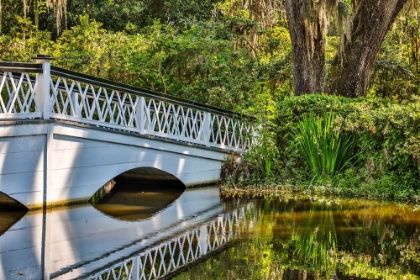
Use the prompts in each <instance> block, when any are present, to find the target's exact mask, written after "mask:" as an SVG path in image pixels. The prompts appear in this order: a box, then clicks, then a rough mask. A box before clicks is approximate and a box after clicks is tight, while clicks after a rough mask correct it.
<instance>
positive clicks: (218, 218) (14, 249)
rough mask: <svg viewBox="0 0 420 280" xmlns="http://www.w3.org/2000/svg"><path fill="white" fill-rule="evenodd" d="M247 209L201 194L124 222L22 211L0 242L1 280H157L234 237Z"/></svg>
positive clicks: (84, 213) (88, 212)
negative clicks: (230, 208) (19, 217)
mask: <svg viewBox="0 0 420 280" xmlns="http://www.w3.org/2000/svg"><path fill="white" fill-rule="evenodd" d="M240 207H242V206H240ZM247 209H248V208H238V209H237V210H232V211H230V210H226V209H225V207H224V205H223V204H222V203H221V201H220V191H219V189H218V188H217V187H208V188H196V189H187V190H186V191H185V192H184V193H183V194H182V195H181V196H180V197H179V198H178V199H177V200H175V201H174V202H173V203H172V204H171V205H169V206H168V207H166V208H165V209H162V210H161V211H160V212H158V213H156V214H154V215H152V216H150V217H148V218H146V219H142V220H138V221H131V222H127V221H125V220H121V219H115V218H111V217H110V216H108V215H104V214H103V213H101V212H100V211H98V210H97V209H95V208H94V207H91V206H80V207H73V208H71V209H53V210H51V211H49V210H47V211H46V212H44V213H43V212H29V213H28V214H26V215H25V216H24V217H23V218H21V219H20V220H19V221H18V222H16V223H15V224H14V225H12V226H11V227H10V229H9V230H7V231H6V232H4V233H3V234H2V235H1V236H0V279H5V280H21V279H57V280H68V279H87V278H88V279H102V280H105V279H109V280H110V279H114V280H115V279H154V278H162V277H164V275H168V274H170V273H174V272H176V270H178V269H180V268H182V267H185V266H187V265H189V264H192V263H193V262H195V261H197V260H200V259H201V258H204V257H205V255H206V254H209V253H211V252H215V251H217V250H218V249H220V248H222V247H223V245H225V244H226V243H227V242H229V241H230V240H232V239H233V238H235V236H237V235H238V234H239V233H241V230H242V229H244V227H245V226H246V223H248V222H249V221H250V220H249V218H248V217H249V213H248V211H247ZM245 214H247V215H245ZM245 217H247V218H245Z"/></svg>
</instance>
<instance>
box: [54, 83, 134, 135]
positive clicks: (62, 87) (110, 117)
mask: <svg viewBox="0 0 420 280" xmlns="http://www.w3.org/2000/svg"><path fill="white" fill-rule="evenodd" d="M50 81H51V117H53V118H57V119H69V120H76V121H81V122H84V123H89V124H102V126H105V127H112V128H119V129H124V130H133V131H137V123H136V112H135V108H136V106H137V103H138V101H139V99H140V97H139V96H136V95H131V94H128V93H125V92H120V91H118V90H113V89H107V88H105V87H99V86H94V85H93V84H90V83H84V82H80V81H77V80H74V79H69V78H64V77H55V76H54V77H53V79H51V80H50Z"/></svg>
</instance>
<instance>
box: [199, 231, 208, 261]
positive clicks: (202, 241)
mask: <svg viewBox="0 0 420 280" xmlns="http://www.w3.org/2000/svg"><path fill="white" fill-rule="evenodd" d="M199 235H200V236H199V238H198V246H199V247H200V256H202V255H205V254H207V251H208V244H207V242H208V240H209V232H208V230H207V226H206V225H204V226H201V227H200V234H199Z"/></svg>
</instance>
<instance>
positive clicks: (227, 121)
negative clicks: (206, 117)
mask: <svg viewBox="0 0 420 280" xmlns="http://www.w3.org/2000/svg"><path fill="white" fill-rule="evenodd" d="M210 125H211V128H212V129H211V134H210V140H209V141H210V142H211V143H213V144H215V145H220V146H222V147H237V148H239V149H244V150H245V149H247V148H248V147H249V146H250V144H251V141H252V137H253V136H254V130H253V127H252V126H251V124H249V123H248V124H246V123H245V122H244V121H243V120H234V119H232V118H228V117H225V116H220V115H213V116H212V118H211V124H210Z"/></svg>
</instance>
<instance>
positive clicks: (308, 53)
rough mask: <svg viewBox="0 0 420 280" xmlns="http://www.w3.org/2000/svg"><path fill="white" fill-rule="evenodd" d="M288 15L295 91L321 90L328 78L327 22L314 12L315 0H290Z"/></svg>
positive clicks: (287, 9) (287, 5)
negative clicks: (324, 24) (326, 74)
mask: <svg viewBox="0 0 420 280" xmlns="http://www.w3.org/2000/svg"><path fill="white" fill-rule="evenodd" d="M285 4H286V15H287V20H288V23H289V32H290V37H291V41H292V59H293V85H294V93H295V95H303V94H308V93H319V92H322V91H323V90H324V79H325V58H324V54H325V33H324V32H325V26H323V22H322V20H320V19H319V17H318V15H317V13H316V12H315V13H312V12H311V11H314V8H313V7H312V4H313V3H312V0H286V1H285Z"/></svg>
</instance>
